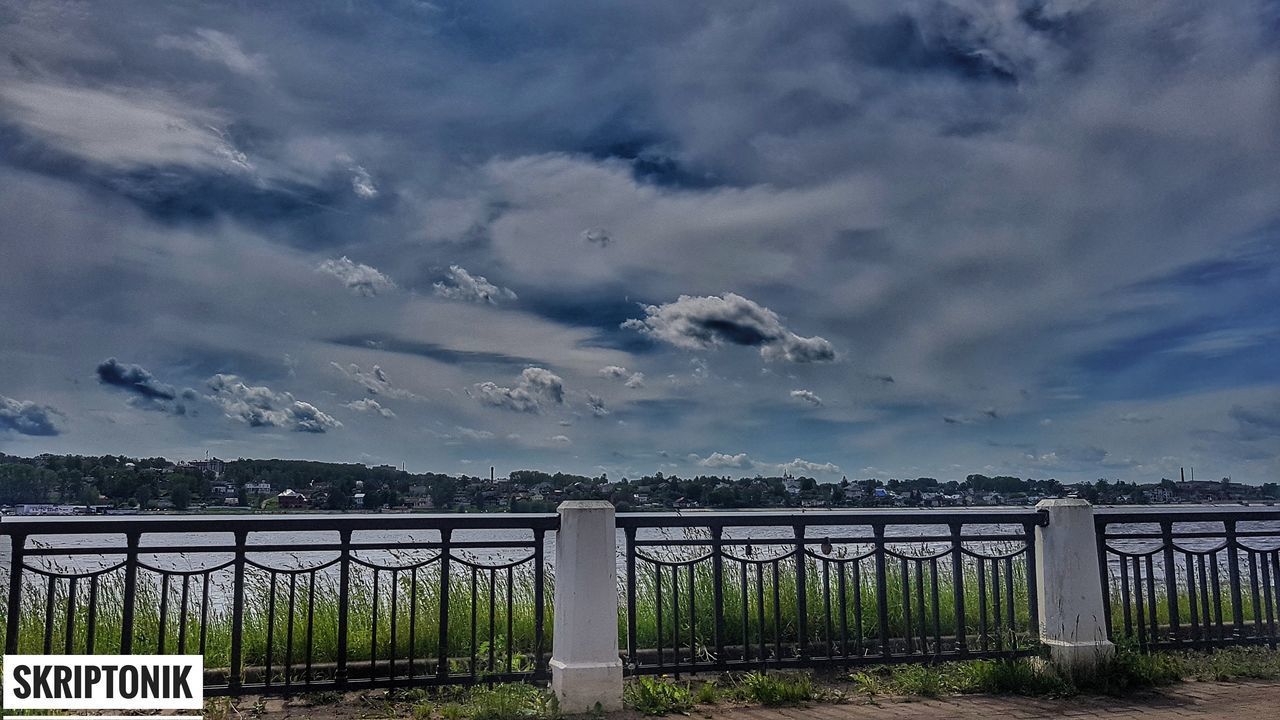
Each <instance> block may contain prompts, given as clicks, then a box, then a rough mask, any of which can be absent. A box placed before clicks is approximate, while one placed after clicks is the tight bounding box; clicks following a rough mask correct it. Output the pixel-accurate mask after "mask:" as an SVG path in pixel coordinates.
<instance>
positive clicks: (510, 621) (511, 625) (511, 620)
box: [409, 566, 516, 676]
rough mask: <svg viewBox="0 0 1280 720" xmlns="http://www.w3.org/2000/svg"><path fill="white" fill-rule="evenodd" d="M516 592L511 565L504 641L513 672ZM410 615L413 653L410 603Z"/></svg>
mask: <svg viewBox="0 0 1280 720" xmlns="http://www.w3.org/2000/svg"><path fill="white" fill-rule="evenodd" d="M413 572H414V574H415V576H416V574H417V572H418V570H417V568H414V570H413ZM515 594H516V583H515V568H513V567H509V566H508V567H507V636H506V637H507V640H506V642H505V643H503V644H504V645H506V646H507V672H511V671H512V670H514V669H515V666H514V665H513V662H514V654H513V650H514V648H515V644H516V633H515ZM409 617H410V620H409V652H410V653H412V652H413V620H412V618H413V606H412V605H410V606H409ZM409 657H410V658H412V657H413V655H412V654H410V656H409ZM409 675H410V676H412V675H413V661H412V659H411V660H410V661H409Z"/></svg>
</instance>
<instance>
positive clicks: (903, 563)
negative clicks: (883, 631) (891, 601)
mask: <svg viewBox="0 0 1280 720" xmlns="http://www.w3.org/2000/svg"><path fill="white" fill-rule="evenodd" d="M898 572H899V574H900V575H901V576H902V641H903V645H904V646H905V648H906V653H907V654H908V655H910V654H911V653H913V652H915V647H914V646H915V644H916V643H915V639H914V638H913V637H912V635H913V632H912V623H911V619H912V618H911V572H910V571H909V570H908V569H907V559H906V558H905V557H899V558H898Z"/></svg>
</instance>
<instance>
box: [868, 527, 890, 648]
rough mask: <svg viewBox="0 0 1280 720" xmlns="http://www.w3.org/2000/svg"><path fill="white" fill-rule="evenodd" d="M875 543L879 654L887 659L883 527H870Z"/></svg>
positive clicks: (886, 573)
mask: <svg viewBox="0 0 1280 720" xmlns="http://www.w3.org/2000/svg"><path fill="white" fill-rule="evenodd" d="M871 533H872V535H873V536H874V542H875V558H876V559H875V562H876V606H877V610H878V611H879V618H878V620H879V623H880V654H881V655H883V656H885V657H888V656H889V654H890V648H889V577H888V575H889V573H888V570H887V568H886V567H885V548H884V543H885V540H884V525H883V524H876V525H872V526H871Z"/></svg>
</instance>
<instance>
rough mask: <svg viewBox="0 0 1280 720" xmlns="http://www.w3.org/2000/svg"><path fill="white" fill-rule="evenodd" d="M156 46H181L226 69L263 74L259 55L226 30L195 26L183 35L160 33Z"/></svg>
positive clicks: (176, 48) (264, 67) (243, 73)
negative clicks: (253, 53) (188, 33)
mask: <svg viewBox="0 0 1280 720" xmlns="http://www.w3.org/2000/svg"><path fill="white" fill-rule="evenodd" d="M156 46H157V47H161V48H166V49H172V50H184V51H186V52H189V53H191V54H192V55H195V56H196V57H198V58H200V59H201V60H206V61H208V62H212V63H218V64H220V65H225V66H226V67H227V68H228V69H230V70H232V71H234V72H237V73H240V74H241V75H247V76H250V77H260V76H263V75H265V74H266V66H265V64H264V59H263V57H262V56H261V55H250V54H248V53H246V52H245V51H244V50H243V49H242V48H241V47H240V43H239V42H238V41H237V40H236V39H235V38H234V37H231V36H230V35H227V34H226V33H222V32H218V31H217V30H210V29H208V28H199V29H197V30H196V31H195V32H194V33H193V34H191V35H187V36H180V35H161V36H160V37H159V38H158V39H157V40H156Z"/></svg>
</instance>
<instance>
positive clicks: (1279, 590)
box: [1270, 549, 1280, 650]
mask: <svg viewBox="0 0 1280 720" xmlns="http://www.w3.org/2000/svg"><path fill="white" fill-rule="evenodd" d="M1271 584H1272V593H1271V597H1272V599H1273V600H1274V601H1275V607H1276V615H1277V617H1276V621H1280V549H1277V550H1272V551H1271ZM1277 640H1280V637H1277V636H1276V623H1275V622H1272V624H1271V643H1270V645H1271V649H1272V650H1274V649H1275V648H1276V641H1277Z"/></svg>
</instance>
